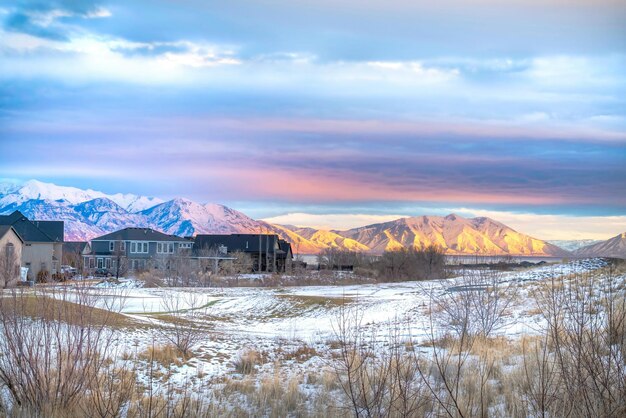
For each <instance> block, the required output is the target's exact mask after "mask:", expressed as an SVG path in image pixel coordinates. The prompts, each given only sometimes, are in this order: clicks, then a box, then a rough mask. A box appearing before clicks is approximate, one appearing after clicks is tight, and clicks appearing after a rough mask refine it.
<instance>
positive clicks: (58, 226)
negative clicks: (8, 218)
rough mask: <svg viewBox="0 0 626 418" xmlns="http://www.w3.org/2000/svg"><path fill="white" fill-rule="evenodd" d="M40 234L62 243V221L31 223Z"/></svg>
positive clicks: (63, 226)
mask: <svg viewBox="0 0 626 418" xmlns="http://www.w3.org/2000/svg"><path fill="white" fill-rule="evenodd" d="M31 222H32V223H33V224H35V226H36V227H37V228H39V230H40V231H41V232H43V233H44V234H46V235H47V236H49V237H50V238H52V239H53V240H55V241H58V242H63V238H64V228H65V225H64V222H63V221H31Z"/></svg>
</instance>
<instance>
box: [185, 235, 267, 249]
mask: <svg viewBox="0 0 626 418" xmlns="http://www.w3.org/2000/svg"><path fill="white" fill-rule="evenodd" d="M259 237H260V238H259ZM277 239H278V235H275V234H230V235H196V239H195V241H194V250H195V251H198V250H201V249H211V248H217V247H219V246H220V245H223V246H225V247H226V248H227V250H228V252H234V251H243V252H245V253H258V252H259V241H260V245H261V251H265V248H266V245H268V246H269V252H270V253H272V252H274V246H273V244H274V242H275V240H277Z"/></svg>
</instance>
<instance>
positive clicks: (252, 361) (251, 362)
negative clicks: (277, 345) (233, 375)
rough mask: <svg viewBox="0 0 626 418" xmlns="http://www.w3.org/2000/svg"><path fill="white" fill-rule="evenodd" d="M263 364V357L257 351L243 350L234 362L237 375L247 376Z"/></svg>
mask: <svg viewBox="0 0 626 418" xmlns="http://www.w3.org/2000/svg"><path fill="white" fill-rule="evenodd" d="M264 362H265V356H264V355H263V354H262V353H261V352H259V351H257V350H252V349H249V350H245V351H243V352H242V353H240V354H239V356H238V357H237V359H236V360H235V361H234V365H235V371H236V372H237V373H240V374H243V375H248V374H252V373H254V372H255V371H256V367H257V366H259V365H261V364H263V363H264Z"/></svg>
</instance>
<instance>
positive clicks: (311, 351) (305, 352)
mask: <svg viewBox="0 0 626 418" xmlns="http://www.w3.org/2000/svg"><path fill="white" fill-rule="evenodd" d="M319 355H320V354H319V353H318V352H317V350H316V349H315V347H311V346H310V345H308V344H303V345H301V346H299V347H298V348H296V349H294V350H291V351H287V352H286V353H284V354H283V358H284V359H285V360H295V361H297V362H300V363H303V362H305V361H307V360H310V359H311V358H312V357H316V356H319Z"/></svg>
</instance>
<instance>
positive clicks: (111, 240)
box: [84, 228, 193, 273]
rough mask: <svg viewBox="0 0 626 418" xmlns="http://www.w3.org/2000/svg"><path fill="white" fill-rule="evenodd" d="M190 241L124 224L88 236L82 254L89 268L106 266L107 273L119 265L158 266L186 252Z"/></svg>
mask: <svg viewBox="0 0 626 418" xmlns="http://www.w3.org/2000/svg"><path fill="white" fill-rule="evenodd" d="M192 247H193V242H191V241H189V240H187V239H185V238H181V237H178V236H176V235H168V234H164V233H162V232H159V231H155V230H154V229H150V228H125V229H122V230H119V231H116V232H111V233H110V234H106V235H102V236H101V237H97V238H94V239H92V240H91V253H90V254H88V255H85V256H84V258H85V261H84V262H85V266H87V267H88V268H89V269H106V270H108V271H109V272H111V273H114V272H115V271H116V270H118V269H120V268H122V266H121V264H122V263H124V269H128V270H146V269H150V268H155V267H156V268H159V267H160V264H162V263H163V264H166V263H167V260H168V259H169V258H171V257H173V256H177V255H188V254H189V253H190V252H191V249H192Z"/></svg>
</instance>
